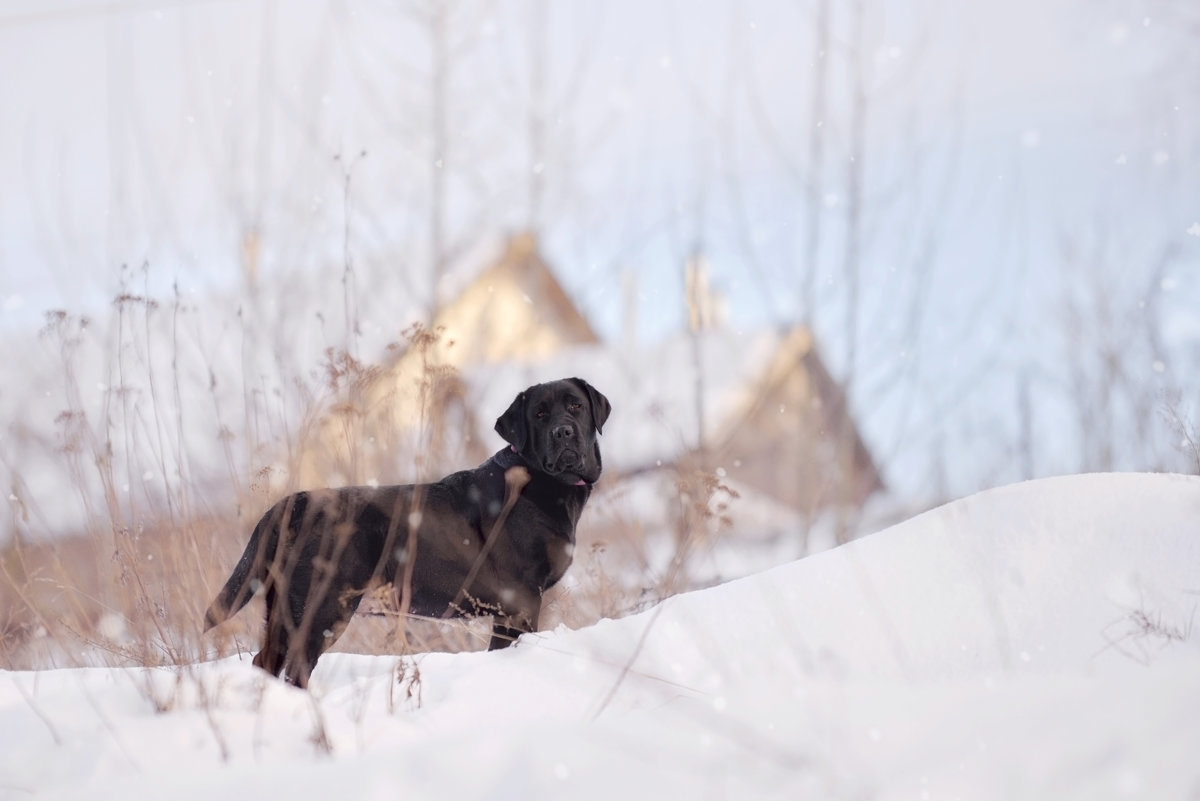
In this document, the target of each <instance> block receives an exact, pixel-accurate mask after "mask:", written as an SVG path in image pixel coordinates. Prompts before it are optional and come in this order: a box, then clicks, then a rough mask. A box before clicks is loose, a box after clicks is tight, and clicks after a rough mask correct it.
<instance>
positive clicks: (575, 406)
mask: <svg viewBox="0 0 1200 801" xmlns="http://www.w3.org/2000/svg"><path fill="white" fill-rule="evenodd" d="M582 408H583V404H582V403H577V402H575V401H572V402H571V403H568V404H567V411H569V412H577V411H579V410H580V409H582Z"/></svg>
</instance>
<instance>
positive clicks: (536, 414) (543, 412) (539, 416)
mask: <svg viewBox="0 0 1200 801" xmlns="http://www.w3.org/2000/svg"><path fill="white" fill-rule="evenodd" d="M533 416H534V417H536V418H537V419H539V420H545V419H546V410H545V409H538V410H537V411H536V412H534V413H533Z"/></svg>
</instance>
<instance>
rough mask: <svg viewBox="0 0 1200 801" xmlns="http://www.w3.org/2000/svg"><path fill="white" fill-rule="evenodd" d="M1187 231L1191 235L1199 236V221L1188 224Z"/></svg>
mask: <svg viewBox="0 0 1200 801" xmlns="http://www.w3.org/2000/svg"><path fill="white" fill-rule="evenodd" d="M1187 232H1188V233H1189V234H1191V235H1192V236H1200V222H1194V223H1192V224H1191V225H1190V226H1188V229H1187Z"/></svg>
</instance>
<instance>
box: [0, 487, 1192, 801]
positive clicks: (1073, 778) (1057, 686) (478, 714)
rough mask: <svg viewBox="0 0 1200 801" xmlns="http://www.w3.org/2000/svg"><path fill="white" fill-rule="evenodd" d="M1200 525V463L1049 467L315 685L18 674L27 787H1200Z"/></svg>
mask: <svg viewBox="0 0 1200 801" xmlns="http://www.w3.org/2000/svg"><path fill="white" fill-rule="evenodd" d="M1198 519H1200V478H1195V477H1183V476H1172V475H1144V474H1127V475H1087V476H1069V477H1063V478H1056V479H1044V480H1040V481H1035V482H1028V483H1024V484H1018V485H1013V486H1009V487H1005V488H1001V489H996V490H991V491H987V492H983V493H980V494H977V495H973V496H970V497H968V498H965V499H963V500H959V501H956V502H954V503H951V504H948V505H946V506H944V507H941V508H939V509H935V510H933V511H930V512H927V513H925V514H922V515H920V516H918V517H915V518H912V519H910V520H908V521H906V522H904V523H901V524H899V525H896V526H893V527H891V528H889V529H886V530H884V531H881V532H878V533H876V534H874V535H871V536H868V537H865V538H862V539H860V540H857V541H855V542H852V543H850V544H848V545H845V546H842V547H840V548H836V549H833V550H830V551H826V552H823V553H820V554H817V555H814V556H811V557H808V558H805V559H802V560H800V561H797V562H793V563H790V564H786V565H783V566H780V567H777V568H774V569H772V570H769V571H767V572H764V573H761V574H758V575H754V576H750V577H747V578H744V579H739V580H736V581H732V582H729V583H727V584H723V585H720V586H716V587H713V588H710V589H707V590H702V591H697V592H694V593H690V594H686V595H681V596H676V597H674V598H671V599H669V600H667V601H665V602H663V603H661V604H659V605H658V606H656V607H654V608H652V609H649V610H647V611H645V612H643V613H641V614H638V615H634V616H631V617H628V618H624V619H620V620H605V621H602V622H600V623H599V624H597V625H594V626H591V627H589V628H585V629H580V630H577V631H570V630H566V629H562V628H560V629H559V630H556V631H550V632H541V633H538V634H536V635H532V636H529V637H526V638H524V639H522V641H521V642H520V643H519V644H518V645H517V646H516V647H515V648H512V649H509V650H507V651H503V652H499V653H494V654H489V653H464V654H453V655H452V654H426V655H418V656H414V657H409V658H405V659H399V658H397V657H393V656H360V655H349V654H330V655H327V656H326V657H324V658H323V659H322V661H321V663H320V665H319V666H318V668H317V671H316V673H315V675H314V679H313V687H312V693H311V695H310V694H309V693H305V692H303V691H299V690H296V689H293V688H290V687H287V686H285V685H283V684H281V683H279V682H277V681H275V680H270V679H267V678H265V677H264V676H263V675H262V674H260V673H259V672H257V671H256V670H255V669H254V668H252V667H251V666H250V665H249V659H248V656H242V657H232V658H227V659H223V660H220V661H216V662H207V663H199V664H191V665H184V666H181V667H177V668H169V669H157V670H143V669H99V668H90V669H74V670H54V671H43V672H24V673H12V672H8V673H0V798H28V797H37V798H88V799H94V798H116V797H121V798H169V799H204V801H211V799H213V798H221V797H238V798H241V797H266V796H269V797H273V798H289V799H294V800H295V801H305V800H306V799H326V798H331V797H338V798H361V799H367V800H368V801H369V800H370V799H376V798H379V799H382V798H405V799H425V798H430V799H433V798H437V799H446V798H453V799H485V798H503V799H509V798H513V799H541V798H546V799H550V798H555V799H558V798H583V799H591V798H595V799H601V798H603V799H611V798H614V797H618V798H619V797H623V796H624V797H636V798H662V797H687V798H692V797H696V798H755V799H760V798H778V799H797V798H820V799H836V798H856V799H857V798H878V799H909V798H912V799H920V798H930V799H938V798H963V799H1039V798H1044V799H1056V801H1057V800H1058V799H1106V798H1113V799H1117V798H1126V797H1143V798H1155V799H1166V798H1189V797H1191V798H1194V797H1196V795H1197V793H1200V760H1198V759H1197V758H1196V754H1200V719H1198V713H1200V634H1197V633H1196V632H1195V631H1193V628H1192V624H1193V620H1194V617H1195V612H1196V607H1197V604H1198V603H1200V572H1198V571H1197V565H1200V534H1198V532H1197V526H1196V521H1197V520H1198ZM398 671H399V672H402V673H403V675H402V676H399V677H398V675H397V673H398ZM414 671H417V672H419V680H416V681H414V680H413V678H412V677H413V674H414ZM398 679H399V680H398ZM410 691H411V693H412V694H411V696H410V695H409V693H410ZM156 708H157V709H158V710H160V711H156ZM668 794H670V795H668Z"/></svg>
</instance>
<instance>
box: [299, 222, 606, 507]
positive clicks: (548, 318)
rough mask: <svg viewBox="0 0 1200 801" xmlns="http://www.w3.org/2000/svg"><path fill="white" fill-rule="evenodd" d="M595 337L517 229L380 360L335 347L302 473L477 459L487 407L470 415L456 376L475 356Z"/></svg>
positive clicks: (421, 468) (357, 472) (382, 477)
mask: <svg viewBox="0 0 1200 801" xmlns="http://www.w3.org/2000/svg"><path fill="white" fill-rule="evenodd" d="M598 342H599V338H598V337H597V336H596V333H595V331H594V330H593V329H592V327H591V325H590V324H589V323H588V321H587V319H586V318H585V317H584V316H583V314H582V313H581V312H580V311H579V309H578V308H577V307H576V306H575V304H574V303H572V301H571V299H570V298H569V297H568V295H567V293H566V291H565V290H564V289H563V287H562V285H561V284H560V283H559V281H558V279H557V278H556V277H555V276H554V272H553V271H552V270H551V269H550V266H549V265H548V264H547V263H546V261H545V259H544V258H543V257H542V255H541V253H540V251H539V249H538V244H537V238H536V237H535V236H534V235H533V234H530V233H520V234H516V235H514V236H512V237H510V238H509V239H508V240H507V242H505V243H504V244H503V245H502V246H501V247H500V248H499V250H498V252H497V254H496V255H495V256H494V257H492V258H491V259H490V260H489V262H488V263H487V264H486V266H485V267H484V268H483V269H482V271H480V272H479V273H478V274H477V275H476V276H474V278H473V279H471V280H470V281H469V282H468V283H466V284H465V286H464V287H463V288H462V289H461V291H459V292H458V293H457V294H456V295H455V296H454V297H453V299H452V300H450V301H449V302H447V303H445V304H444V305H442V306H441V307H440V308H439V309H438V310H437V312H436V314H435V315H434V319H433V323H432V324H431V325H429V326H424V325H413V326H410V327H409V328H408V329H406V330H405V331H404V333H403V341H402V342H400V343H398V344H396V345H394V346H392V348H391V349H390V351H389V353H388V357H387V359H386V360H385V361H384V363H383V364H381V365H379V366H364V365H362V364H360V363H357V362H355V361H354V360H351V359H349V358H348V357H345V356H344V355H343V358H344V360H345V362H344V372H345V374H346V375H345V380H344V381H343V385H342V387H341V390H342V392H341V393H340V396H339V397H337V398H335V401H334V403H332V404H330V406H329V408H328V410H327V413H326V415H325V417H324V419H323V420H322V422H321V424H320V426H319V427H318V430H317V434H318V435H317V436H316V437H313V438H310V441H309V442H308V443H307V444H306V447H305V450H304V458H303V461H302V468H301V470H302V476H301V483H307V484H313V483H327V484H339V483H354V482H362V481H370V480H379V481H392V480H412V479H413V478H414V477H424V478H430V477H436V476H438V475H441V474H444V473H445V472H446V471H447V470H449V469H453V468H455V467H461V466H462V465H464V464H471V463H474V462H477V461H480V460H482V459H483V458H485V457H486V455H487V454H488V453H489V452H490V450H491V448H490V447H489V446H488V445H485V444H484V443H485V440H484V439H483V438H482V437H481V435H485V434H487V433H488V432H490V430H491V423H492V420H493V419H494V417H493V418H489V419H478V418H477V417H476V409H475V406H474V405H473V404H471V403H469V402H468V398H467V386H466V384H465V383H464V379H463V377H464V376H465V375H467V374H469V373H470V372H471V371H472V370H473V369H474V368H477V367H480V366H482V365H487V364H510V365H512V364H529V363H537V362H541V361H544V360H545V359H547V358H549V357H550V356H551V355H552V354H554V353H558V352H561V351H562V350H563V349H566V348H571V347H575V346H579V345H588V344H596V343H598ZM505 405H506V406H507V402H506V403H505ZM503 408H504V407H501V409H500V410H501V411H502V410H503ZM489 413H492V414H498V412H496V411H495V410H489Z"/></svg>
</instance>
